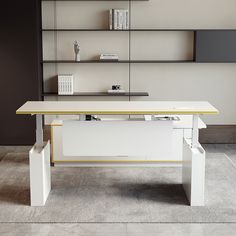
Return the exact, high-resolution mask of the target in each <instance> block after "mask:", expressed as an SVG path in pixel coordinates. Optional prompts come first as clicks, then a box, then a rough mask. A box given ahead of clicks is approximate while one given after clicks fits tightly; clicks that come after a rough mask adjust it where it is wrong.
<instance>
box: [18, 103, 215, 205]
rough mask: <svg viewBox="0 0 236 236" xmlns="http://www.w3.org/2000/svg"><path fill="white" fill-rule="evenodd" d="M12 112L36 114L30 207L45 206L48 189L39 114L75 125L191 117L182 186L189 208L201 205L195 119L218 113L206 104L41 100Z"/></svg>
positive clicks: (202, 173) (46, 157) (200, 166)
mask: <svg viewBox="0 0 236 236" xmlns="http://www.w3.org/2000/svg"><path fill="white" fill-rule="evenodd" d="M16 113H17V114H29V115H36V143H35V146H34V147H33V148H32V149H31V151H30V189H31V205H32V206H43V205H45V203H46V200H47V197H48V195H49V193H50V190H51V176H50V144H49V142H47V143H46V144H45V143H44V141H43V115H79V116H80V119H79V121H78V122H80V121H81V122H84V120H85V115H86V114H88V115H143V116H145V115H151V116H152V117H153V119H152V120H151V121H146V122H155V123H152V124H156V122H157V121H156V119H155V118H154V115H192V116H193V122H192V138H191V139H190V140H186V139H185V140H183V142H184V148H183V168H182V169H183V171H182V173H183V174H182V177H183V187H184V190H185V192H186V195H187V197H188V199H189V202H190V205H192V206H203V205H204V182H205V151H204V149H203V148H202V147H201V145H200V144H199V141H198V136H199V135H198V118H199V115H215V114H218V110H217V109H215V108H214V107H213V106H212V105H211V104H209V103H208V102H176V101H174V102H171V101H168V102H165V101H160V102H151V101H145V102H130V101H127V102H126V101H125V102H123V101H122V102H48V101H43V102H26V103H25V104H24V105H23V106H22V107H20V108H19V109H18V110H17V111H16ZM130 122H132V121H130ZM81 124H82V123H81ZM140 124H141V123H140ZM145 124H148V123H145V122H144V123H143V122H142V126H145ZM163 124H164V123H163ZM98 125H99V124H98ZM121 125H122V123H121ZM140 127H141V126H140ZM136 164H138V163H136ZM142 164H143V163H142ZM125 165H129V163H128V162H126V163H125Z"/></svg>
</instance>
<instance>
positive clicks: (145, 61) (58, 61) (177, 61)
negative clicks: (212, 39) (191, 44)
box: [43, 60, 195, 64]
mask: <svg viewBox="0 0 236 236" xmlns="http://www.w3.org/2000/svg"><path fill="white" fill-rule="evenodd" d="M193 62H195V61H194V60H119V61H100V60H82V61H73V60H45V61H43V63H75V64H80V63H193Z"/></svg>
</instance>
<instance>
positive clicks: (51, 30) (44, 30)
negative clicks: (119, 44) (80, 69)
mask: <svg viewBox="0 0 236 236" xmlns="http://www.w3.org/2000/svg"><path fill="white" fill-rule="evenodd" d="M221 30H222V31H231V30H236V29H117V30H110V29H52V28H51V29H42V30H41V31H43V32H54V31H55V32H58V31H61V32H63V31H64V32H70V31H72V32H73V31H84V32H90V31H105V32H109V31H111V32H116V31H117V32H120V31H121V32H129V31H134V32H135V31H164V32H165V31H193V32H194V31H221Z"/></svg>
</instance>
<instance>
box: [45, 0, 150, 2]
mask: <svg viewBox="0 0 236 236" xmlns="http://www.w3.org/2000/svg"><path fill="white" fill-rule="evenodd" d="M41 1H42V2H103V1H105V2H107V1H108V2H117V1H118V2H119V1H122V2H129V1H131V2H133V1H139V2H143V1H144V2H146V1H149V0H41Z"/></svg>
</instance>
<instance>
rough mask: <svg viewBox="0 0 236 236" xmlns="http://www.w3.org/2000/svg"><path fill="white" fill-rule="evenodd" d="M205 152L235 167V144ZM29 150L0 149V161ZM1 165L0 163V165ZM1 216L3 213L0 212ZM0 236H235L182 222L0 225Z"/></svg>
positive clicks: (230, 229)
mask: <svg viewBox="0 0 236 236" xmlns="http://www.w3.org/2000/svg"><path fill="white" fill-rule="evenodd" d="M204 147H205V149H206V151H207V152H211V153H224V154H225V155H226V156H227V158H228V159H229V160H230V161H231V162H232V165H234V166H235V168H236V145H204ZM29 148H30V147H0V160H1V159H2V157H4V156H5V155H6V154H7V153H10V152H16V153H17V152H26V151H28V150H29ZM0 163H1V162H0ZM0 214H4V212H0ZM0 235H1V236H2V235H3V236H4V235H18V236H21V235H24V236H27V235H34V236H38V235H40V236H46V235H50V236H51V235H52V236H53V235H57V236H60V235H63V236H64V235H79V236H96V235H97V236H100V235H101V236H107V235H109V236H113V235H114V236H115V235H119V236H120V235H128V236H133V235H135V236H139V235H142V236H143V235H147V236H152V235H155V236H169V235H171V236H172V235H173V236H208V235H209V236H218V235H220V236H222V235H224V236H231V235H232V236H235V235H236V224H234V223H227V224H223V223H221V224H219V223H217V224H214V223H211V224H204V223H202V224H197V223H196V224H186V223H178V224H177V223H174V224H173V223H138V224H137V223H115V224H114V223H79V224H75V223H71V224H61V223H57V224H55V223H54V224H47V223H44V224H35V223H34V224H30V223H25V224H22V223H8V224H6V223H2V224H1V223H0Z"/></svg>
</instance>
